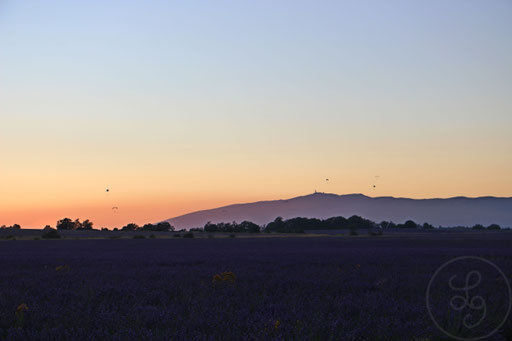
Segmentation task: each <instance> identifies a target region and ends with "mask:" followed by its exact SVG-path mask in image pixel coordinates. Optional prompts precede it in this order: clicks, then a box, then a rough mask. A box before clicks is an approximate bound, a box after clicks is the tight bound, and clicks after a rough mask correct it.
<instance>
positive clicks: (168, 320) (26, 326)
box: [0, 231, 512, 340]
mask: <svg viewBox="0 0 512 341" xmlns="http://www.w3.org/2000/svg"><path fill="white" fill-rule="evenodd" d="M511 245H512V233H509V232H506V231H503V232H499V233H490V232H489V233H486V232H483V233H481V234H478V233H466V234H465V233H460V234H458V233H457V234H455V233H450V234H442V233H437V234H436V233H430V234H428V235H421V236H416V235H412V234H409V235H394V236H382V237H371V236H359V237H348V236H341V237H340V236H338V237H335V236H331V237H302V238H295V237H286V238H222V239H221V238H214V239H208V238H203V239H199V238H195V239H181V238H172V239H141V240H138V239H100V240H4V241H0V262H1V271H0V339H7V340H26V339H37V340H69V339H75V340H127V339H139V340H447V339H449V337H448V336H447V335H446V334H445V333H443V332H441V331H440V330H439V329H438V328H437V327H436V325H435V324H434V323H433V322H432V320H431V318H430V317H429V313H428V311H427V307H426V303H425V302H426V301H425V295H426V289H427V286H428V283H429V281H430V279H431V278H432V276H433V274H434V273H435V271H436V269H438V268H439V266H440V265H441V264H443V263H444V262H445V261H447V260H449V259H452V258H453V257H457V256H463V255H471V256H479V257H483V258H485V259H488V260H489V261H492V262H493V263H494V264H496V265H497V266H498V267H499V268H500V269H501V270H503V273H504V274H505V275H506V276H507V277H508V279H509V280H510V278H511V275H512V248H511V247H510V246H511ZM482 274H483V275H482V276H483V277H485V275H486V273H485V272H482ZM489 276H491V275H489ZM493 280H494V279H493ZM492 283H495V284H493V285H495V287H493V286H491V287H489V286H487V287H486V289H485V290H486V292H484V294H489V295H491V297H492V300H491V302H490V303H489V309H488V311H487V313H488V315H489V317H490V321H491V322H489V323H490V324H492V321H493V320H496V319H500V318H502V317H503V316H504V313H505V312H504V311H500V310H499V309H492V306H491V305H492V304H495V305H496V304H497V303H499V302H504V301H506V300H508V299H509V298H508V296H507V295H508V293H507V292H506V290H501V289H499V288H501V286H503V281H501V282H500V280H499V279H497V280H496V281H495V282H492ZM446 294H447V295H449V293H446ZM435 295H436V299H438V300H441V301H443V300H444V299H449V297H448V296H446V297H444V293H443V292H437V293H435ZM436 314H441V315H442V314H446V316H445V318H446V320H447V321H448V320H449V319H451V318H453V316H452V313H450V312H449V311H445V310H444V309H443V308H442V307H440V308H439V309H438V310H437V311H436ZM493 314H494V315H495V316H494V315H493ZM436 316H439V315H436ZM454 321H455V322H449V323H448V324H447V325H449V326H450V328H452V329H451V331H453V332H454V333H457V332H462V331H461V329H460V325H457V320H456V319H455V320H454ZM490 324H489V327H490ZM486 326H487V325H485V324H484V325H482V328H486ZM459 335H460V334H459ZM463 336H465V337H471V335H469V334H468V335H466V334H464V335H463ZM511 338H512V325H511V323H510V318H509V319H508V321H507V322H506V323H505V324H504V325H503V326H500V329H499V331H498V332H497V333H495V334H494V335H493V336H492V337H491V339H496V340H507V339H508V340H510V339H511Z"/></svg>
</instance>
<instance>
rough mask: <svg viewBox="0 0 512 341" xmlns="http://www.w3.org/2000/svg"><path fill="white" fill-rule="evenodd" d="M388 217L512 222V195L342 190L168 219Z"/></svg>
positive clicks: (186, 223)
mask: <svg viewBox="0 0 512 341" xmlns="http://www.w3.org/2000/svg"><path fill="white" fill-rule="evenodd" d="M352 215H359V216H362V217H363V218H367V219H370V220H373V221H375V222H380V221H383V220H386V221H393V222H395V223H403V222H404V221H406V220H408V219H412V220H414V221H415V222H417V223H424V222H428V223H430V224H433V225H434V226H473V225H474V224H483V225H486V226H487V225H489V224H499V225H501V226H502V227H511V226H512V198H497V197H478V198H468V197H453V198H446V199H437V198H436V199H407V198H394V197H375V198H372V197H368V196H365V195H363V194H347V195H337V194H330V193H314V194H310V195H305V196H300V197H296V198H292V199H288V200H273V201H259V202H254V203H246V204H235V205H229V206H224V207H219V208H214V209H210V210H202V211H197V212H192V213H188V214H185V215H181V216H178V217H174V218H171V219H168V220H166V221H168V222H169V223H171V224H172V225H173V226H175V227H176V228H178V229H183V228H185V229H189V228H193V227H203V226H204V224H206V223H207V222H208V221H211V222H212V223H218V222H232V221H237V222H242V221H244V220H249V221H252V222H255V223H256V224H259V225H263V224H267V223H269V222H271V221H273V220H274V219H275V218H276V217H279V216H280V217H283V218H284V219H289V218H295V217H306V218H320V219H324V218H330V217H334V216H343V217H346V218H348V217H350V216H352Z"/></svg>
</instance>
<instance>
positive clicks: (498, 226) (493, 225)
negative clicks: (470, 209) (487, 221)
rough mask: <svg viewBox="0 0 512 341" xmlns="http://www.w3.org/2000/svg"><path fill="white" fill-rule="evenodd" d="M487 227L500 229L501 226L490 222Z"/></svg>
mask: <svg viewBox="0 0 512 341" xmlns="http://www.w3.org/2000/svg"><path fill="white" fill-rule="evenodd" d="M487 229H488V230H501V226H500V225H498V224H491V225H489V226H487Z"/></svg>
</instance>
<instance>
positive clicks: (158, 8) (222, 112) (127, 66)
mask: <svg viewBox="0 0 512 341" xmlns="http://www.w3.org/2000/svg"><path fill="white" fill-rule="evenodd" d="M377 175H378V176H380V177H379V178H376V177H375V176H377ZM326 178H329V182H327V181H325V179H326ZM373 185H375V186H376V187H375V188H374V187H373ZM106 188H109V189H110V192H108V193H107V192H106ZM315 189H316V190H318V191H322V192H332V193H338V194H347V193H363V194H366V195H369V196H402V197H412V198H431V197H452V196H459V195H464V196H487V195H492V196H507V197H509V196H512V2H511V1H507V0H502V1H500V0H495V1H481V0H475V1H471V0H458V1H457V0H452V1H446V0H439V1H435V0H428V1H377V0H375V1H296V0H295V1H276V0H272V1H261V0H260V1H193V2H191V1H100V0H93V1H80V2H75V1H64V0H62V1H53V0H49V1H30V0H27V1H14V0H0V225H2V224H13V223H19V224H21V225H22V227H27V228H28V227H34V228H42V227H44V225H46V224H51V225H53V226H54V225H55V222H56V220H57V219H60V218H63V217H70V218H73V219H75V218H80V219H91V220H92V221H94V222H95V227H101V226H106V227H114V226H119V227H120V226H122V225H124V224H126V223H129V222H136V223H139V224H143V223H146V222H156V221H160V220H163V219H167V218H171V217H173V216H176V215H179V214H184V213H187V212H190V211H195V210H198V209H205V208H213V207H217V206H222V205H227V204H231V203H238V202H250V201H257V200H269V199H279V198H289V197H293V196H298V195H305V194H308V193H312V192H313V191H314V190H315ZM113 206H117V207H119V210H118V211H117V213H116V212H114V211H113V210H112V207H113Z"/></svg>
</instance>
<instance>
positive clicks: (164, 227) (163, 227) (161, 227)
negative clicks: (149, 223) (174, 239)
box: [156, 221, 174, 232]
mask: <svg viewBox="0 0 512 341" xmlns="http://www.w3.org/2000/svg"><path fill="white" fill-rule="evenodd" d="M156 231H164V232H170V231H174V226H172V225H171V224H170V223H169V222H167V221H164V222H161V223H158V224H157V225H156Z"/></svg>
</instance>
